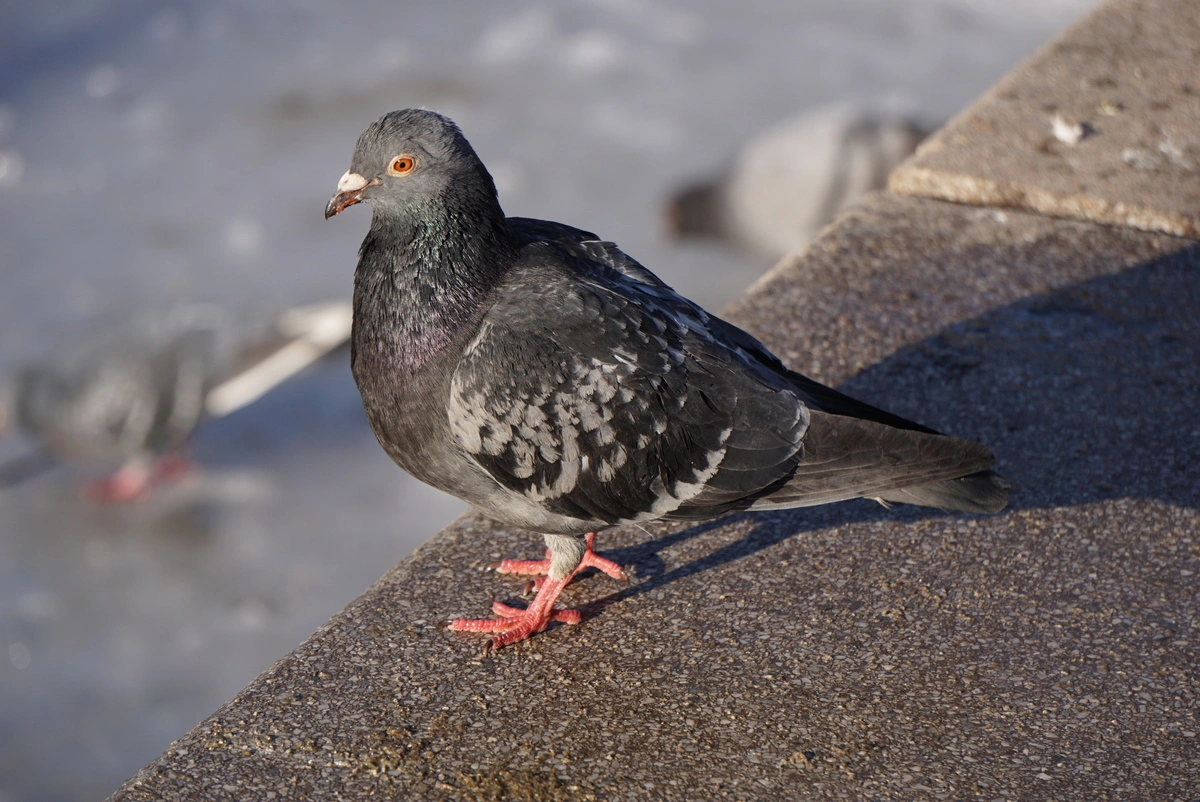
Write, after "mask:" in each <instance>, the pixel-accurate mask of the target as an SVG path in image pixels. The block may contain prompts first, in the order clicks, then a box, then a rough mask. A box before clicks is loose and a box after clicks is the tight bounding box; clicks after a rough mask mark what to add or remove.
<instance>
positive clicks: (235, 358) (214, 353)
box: [0, 302, 351, 501]
mask: <svg viewBox="0 0 1200 802" xmlns="http://www.w3.org/2000/svg"><path fill="white" fill-rule="evenodd" d="M350 317H351V313H350V306H349V304H346V303H341V302H331V303H324V304H316V305H312V306H306V307H299V308H296V309H292V310H289V311H287V312H285V313H283V314H281V315H280V316H278V317H277V318H276V319H275V320H274V321H271V322H270V323H258V324H256V325H248V324H246V323H242V322H240V321H238V320H236V319H235V318H234V317H233V316H232V315H231V314H229V313H228V312H226V311H224V310H222V309H219V308H217V307H215V306H209V305H196V306H189V307H183V308H177V309H173V310H171V311H170V312H168V313H165V314H159V315H154V316H145V317H141V318H138V319H136V320H134V321H132V322H131V323H130V324H128V325H126V326H125V327H123V328H120V329H119V330H116V331H113V332H111V333H110V334H108V335H107V336H104V337H102V338H100V339H98V340H96V341H94V342H91V343H88V344H87V345H86V346H84V347H82V348H79V349H78V350H76V351H75V352H73V353H69V354H67V355H65V356H63V357H62V358H59V359H55V360H51V361H49V362H46V363H44V364H37V365H31V366H28V367H25V368H23V369H21V370H19V371H18V372H17V373H16V375H15V376H13V377H12V378H11V379H10V381H8V383H7V384H6V385H5V386H4V388H3V389H2V391H0V424H2V423H3V422H4V420H5V419H7V423H8V424H9V425H11V426H13V427H15V428H20V429H22V430H24V431H25V432H26V433H27V434H28V435H30V436H32V437H33V438H34V439H36V440H37V441H38V442H39V443H40V444H41V446H42V447H43V448H44V449H45V450H46V451H48V452H49V453H50V454H51V455H53V456H54V457H57V458H58V459H61V460H65V461H68V462H80V463H88V464H101V465H107V466H109V467H111V466H114V465H115V466H119V467H117V469H116V470H115V472H113V473H112V474H111V475H110V476H108V477H107V478H105V479H101V480H97V481H94V482H92V483H89V485H88V488H87V489H88V494H89V495H91V496H92V497H93V498H95V499H96V500H100V501H124V500H130V499H133V498H136V497H138V496H140V495H142V494H144V493H145V492H146V491H147V490H149V489H150V488H151V487H152V486H153V485H154V484H156V483H158V482H160V481H165V480H169V479H171V478H173V477H174V476H177V475H179V474H180V473H181V472H182V471H183V470H184V469H185V468H186V465H187V463H186V461H185V460H184V459H183V456H182V450H181V449H182V447H183V445H184V443H185V441H186V439H187V437H188V436H189V435H190V434H191V433H192V431H193V430H194V429H195V428H196V426H197V425H198V424H199V423H200V422H201V421H202V420H204V419H205V418H208V417H216V416H220V415H225V414H228V413H230V412H233V411H234V410H236V409H238V408H240V407H242V406H245V405H246V404H249V403H250V402H252V401H254V400H255V399H257V398H259V397H260V396H262V395H263V394H264V393H266V392H267V391H268V390H270V389H271V388H273V387H275V386H276V385H278V384H279V383H280V382H282V381H284V380H285V379H287V378H289V377H290V376H292V375H294V374H295V373H297V372H298V371H300V370H302V369H303V368H305V367H307V366H308V365H310V364H312V363H313V362H315V361H316V360H317V359H319V358H320V357H321V356H323V355H324V354H326V353H328V352H329V351H330V350H332V349H334V348H336V347H338V346H339V345H341V344H343V343H345V342H346V341H347V339H348V338H349V335H350Z"/></svg>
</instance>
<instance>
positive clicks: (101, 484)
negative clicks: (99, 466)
mask: <svg viewBox="0 0 1200 802" xmlns="http://www.w3.org/2000/svg"><path fill="white" fill-rule="evenodd" d="M152 483H153V475H152V473H151V471H150V469H149V468H148V467H146V464H145V463H144V462H142V461H141V460H132V461H130V462H127V463H125V464H124V465H122V466H121V467H120V468H118V469H117V470H116V472H114V473H113V474H111V475H109V476H107V477H105V478H103V479H93V480H91V481H89V482H87V483H86V484H85V485H84V486H83V494H84V496H85V497H87V498H88V499H89V500H91V501H94V502H96V503H97V504H118V503H121V502H125V501H133V500H134V499H138V498H141V497H142V496H144V495H145V494H146V493H147V492H149V490H150V485H151V484H152Z"/></svg>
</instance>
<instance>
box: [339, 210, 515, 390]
mask: <svg viewBox="0 0 1200 802" xmlns="http://www.w3.org/2000/svg"><path fill="white" fill-rule="evenodd" d="M514 258H515V248H514V246H513V244H512V238H511V234H510V232H509V230H508V226H507V223H506V222H505V219H504V216H503V213H501V212H500V211H499V207H498V204H497V207H496V209H495V214H481V213H480V212H478V211H475V212H474V213H473V214H471V213H466V214H464V213H462V212H461V211H456V210H452V209H449V208H446V207H441V208H439V209H436V210H430V209H426V210H421V213H419V214H411V215H405V216H404V217H401V216H398V215H380V214H376V215H374V216H373V218H372V221H371V230H370V232H368V234H367V238H366V239H365V240H364V241H363V245H362V251H361V254H360V259H359V265H358V271H357V273H356V275H355V319H356V323H357V322H361V325H363V326H364V331H363V332H362V334H363V335H364V337H363V340H364V341H368V339H369V341H371V342H375V343H378V344H379V345H380V346H382V347H383V348H384V349H385V350H386V353H387V354H388V355H389V357H390V359H391V360H396V361H398V362H399V367H403V368H407V369H408V370H416V369H417V368H419V367H421V366H422V365H424V364H426V363H428V362H429V361H430V360H432V359H433V358H434V357H435V356H437V355H438V354H440V353H442V352H444V351H445V349H446V348H448V347H449V346H451V345H452V344H453V343H454V342H455V338H456V337H459V336H462V335H463V334H464V333H465V332H468V331H472V330H473V329H474V328H475V326H474V325H472V324H473V323H474V322H475V321H477V320H478V319H479V318H480V317H482V315H483V313H484V311H485V303H486V300H487V297H488V295H489V293H490V292H491V290H492V287H493V286H495V283H496V282H497V281H498V280H499V278H500V277H501V276H502V275H503V274H504V272H505V271H506V270H507V269H508V268H509V266H511V264H512V263H513V260H514ZM366 329H369V330H370V334H369V335H368V334H367V330H366ZM356 339H359V338H358V337H356ZM381 356H382V354H381Z"/></svg>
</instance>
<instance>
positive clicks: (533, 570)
mask: <svg viewBox="0 0 1200 802" xmlns="http://www.w3.org/2000/svg"><path fill="white" fill-rule="evenodd" d="M583 541H584V543H585V544H587V549H586V550H585V551H584V552H583V560H581V561H580V563H579V567H578V568H576V569H575V573H573V574H571V576H574V575H575V574H577V573H579V572H580V571H582V570H583V569H584V568H596V569H598V570H600V571H603V572H604V573H606V574H608V575H609V576H611V577H612V578H613V579H617V580H620V581H622V582H628V581H629V575H628V574H626V573H625V571H624V570H622V568H621V566H619V565H617V564H616V563H615V562H613V561H612V560H609V559H607V558H605V557H601V556H600V555H599V554H597V553H596V551H595V548H594V547H595V544H596V533H595V532H588V533H587V534H586V535H584V536H583ZM489 568H491V569H492V570H493V571H495V572H496V573H498V574H521V575H526V576H528V575H534V576H538V577H539V578H538V579H536V580H534V587H533V589H534V590H541V587H542V583H543V582H544V581H545V576H546V574H548V573H550V550H549V549H547V550H546V559H544V560H501V561H500V562H497V563H492V564H491V565H490V566H489Z"/></svg>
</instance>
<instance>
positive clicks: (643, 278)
mask: <svg viewBox="0 0 1200 802" xmlns="http://www.w3.org/2000/svg"><path fill="white" fill-rule="evenodd" d="M359 202H366V203H368V204H370V205H371V207H372V209H373V214H372V217H371V228H370V230H369V232H368V233H367V236H366V239H365V240H363V243H362V248H361V249H360V251H359V262H358V268H357V270H356V271H355V275H354V331H353V336H352V340H351V365H352V367H353V372H354V377H355V380H356V381H357V383H358V387H359V390H360V391H361V393H362V398H363V406H364V407H365V409H366V413H367V418H368V420H369V421H370V423H371V426H372V428H373V429H374V431H375V435H376V437H377V438H378V439H379V442H380V444H381V445H382V446H383V448H384V450H385V451H387V453H388V455H389V456H391V458H392V459H393V460H395V462H396V463H398V464H399V465H400V466H401V467H402V468H404V469H405V470H407V471H408V472H409V473H411V474H412V475H414V476H416V477H417V478H418V479H421V480H423V481H425V482H428V483H429V484H431V485H433V486H435V487H438V488H441V489H442V490H445V491H447V492H449V493H452V494H454V495H456V496H458V497H459V498H462V499H464V500H465V501H467V502H469V503H470V504H471V505H473V506H474V507H475V508H477V509H478V510H480V511H482V512H483V513H485V514H486V515H489V516H491V517H492V518H495V519H497V520H499V521H503V522H505V523H508V524H511V525H513V526H518V527H522V528H525V529H529V530H533V531H536V532H541V533H543V534H544V536H545V541H546V545H547V547H548V549H549V555H548V559H546V560H531V561H515V560H513V561H507V560H506V561H503V562H501V563H498V564H497V566H496V567H497V569H498V570H499V571H501V572H507V573H537V574H546V576H545V577H544V578H543V579H542V580H541V581H540V582H538V583H537V584H536V587H537V588H538V593H537V596H536V597H535V598H534V600H533V601H532V602H531V603H530V604H529V606H528V607H527V608H526V609H523V610H522V609H518V608H513V607H509V606H507V605H502V604H496V605H494V606H493V609H494V611H495V612H496V613H497V614H498V615H499V616H500V617H499V618H498V619H455V620H453V621H451V622H450V623H449V626H450V627H451V628H453V629H457V630H468V631H486V632H492V633H495V634H494V636H493V637H492V639H491V640H490V641H489V648H500V647H502V646H505V645H507V644H511V643H514V642H517V641H520V640H523V639H525V638H528V637H529V636H530V635H532V634H533V633H536V632H540V631H541V630H543V629H545V627H546V626H547V625H548V624H549V623H550V622H551V621H564V622H568V623H574V622H577V621H579V620H580V614H579V612H578V611H576V610H560V609H557V608H556V607H555V606H554V605H555V601H556V599H557V597H558V595H559V593H560V592H561V591H562V589H563V587H564V586H565V585H566V584H567V583H568V582H569V581H570V580H571V578H572V577H573V576H575V575H576V574H577V573H578V572H579V571H580V570H582V569H583V568H584V567H587V566H596V567H598V568H600V569H601V570H603V571H605V572H606V573H608V574H610V575H612V576H614V577H617V578H623V577H624V576H625V574H624V572H623V571H622V570H621V568H620V566H618V565H616V564H615V563H613V562H611V561H609V560H606V559H604V558H602V557H599V556H598V555H596V554H595V552H594V551H593V548H592V543H593V539H594V533H595V532H596V531H597V530H600V529H604V528H606V527H610V526H616V525H619V524H623V523H629V522H643V521H651V520H656V519H666V520H702V519H707V518H712V517H715V516H718V515H721V514H723V513H726V512H730V511H732V510H777V509H785V508H789V507H803V506H809V505H815V504H825V503H828V502H833V501H841V500H844V499H853V498H860V497H866V498H873V499H879V500H881V501H884V502H907V503H911V504H920V505H926V506H934V507H943V508H947V509H954V510H963V511H968V512H996V511H999V510H1000V509H1002V508H1003V507H1004V506H1005V504H1006V502H1007V497H1008V486H1007V484H1006V483H1005V482H1004V481H1003V480H1002V479H1000V477H998V476H997V475H996V474H995V473H993V472H992V471H991V466H992V463H993V457H992V455H991V453H990V452H989V451H988V450H987V449H986V448H985V447H983V446H981V445H979V444H977V443H973V442H970V441H967V440H960V439H957V438H953V437H947V436H944V435H941V434H938V433H937V432H934V431H933V430H931V429H928V428H925V427H924V426H920V425H919V424H916V423H912V422H911V421H907V420H905V419H903V418H900V417H898V416H896V415H892V414H890V413H888V412H884V411H883V410H880V409H876V408H875V407H872V406H869V405H867V404H864V403H862V402H860V401H856V400H854V399H852V398H849V397H847V396H845V395H842V394H841V393H838V392H837V391H835V390H831V389H829V388H828V387H824V386H822V385H820V384H818V383H817V382H815V381H813V380H811V379H808V378H806V377H804V376H801V375H800V374H798V373H794V372H792V371H790V370H788V369H787V368H786V367H785V366H784V365H783V364H782V363H781V362H780V361H779V359H777V358H776V357H775V356H774V355H772V354H771V353H770V352H768V351H767V349H766V348H765V347H764V346H763V345H762V344H761V343H759V342H758V341H757V340H755V339H754V338H753V337H751V336H750V335H749V334H747V333H746V332H744V331H742V330H741V329H739V328H737V327H735V326H733V325H731V324H729V323H727V322H725V321H723V320H721V319H720V318H718V317H715V316H713V315H710V314H708V313H707V312H705V311H704V310H703V309H701V308H700V307H698V306H696V305H695V304H693V303H691V302H690V301H688V300H687V299H685V298H683V297H682V296H680V295H678V294H677V293H675V292H674V291H673V290H672V289H671V288H670V287H668V286H667V285H666V284H664V283H663V282H662V281H660V280H659V279H658V278H657V277H655V276H654V274H652V273H651V272H650V271H648V270H646V269H645V268H644V267H642V266H641V265H640V264H638V263H637V262H635V261H634V260H633V259H631V258H630V257H629V256H627V255H625V254H624V253H622V252H621V251H620V250H619V249H618V248H617V246H616V245H614V244H612V243H611V242H605V241H603V240H600V239H599V238H598V237H596V236H595V235H594V234H591V233H588V232H586V231H582V230H580V229H577V228H572V227H570V226H567V225H563V224H561V223H552V222H547V221H543V220H531V219H526V218H519V217H509V218H506V217H505V216H504V212H503V211H502V210H501V208H500V204H499V201H498V200H497V197H496V189H495V185H494V184H493V182H492V179H491V176H490V175H489V174H488V171H487V170H486V169H485V168H484V166H483V164H482V163H481V162H480V160H479V158H478V156H476V155H475V151H474V150H472V148H471V145H470V144H469V143H468V142H467V140H466V139H465V138H464V137H463V135H462V132H461V131H459V129H458V127H457V126H455V124H454V123H453V122H451V121H450V120H448V119H447V118H445V117H443V116H441V115H439V114H436V113H434V112H431V111H424V110H417V109H408V110H405V111H396V112H392V113H390V114H386V115H384V116H383V117H382V118H380V119H379V120H378V121H376V122H375V123H373V124H371V125H370V126H369V127H368V128H367V129H366V131H364V132H363V134H362V136H360V137H359V139H358V143H357V145H356V147H355V149H354V155H353V157H352V159H351V162H350V169H349V170H348V171H347V172H346V174H345V175H343V176H342V178H341V180H340V181H339V182H338V191H337V194H335V195H334V196H333V198H332V199H331V200H330V201H329V204H328V206H327V207H326V209H325V216H326V218H328V217H332V216H333V215H336V214H338V213H340V212H341V211H343V210H344V209H346V208H347V207H349V206H351V205H353V204H356V203H359Z"/></svg>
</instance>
